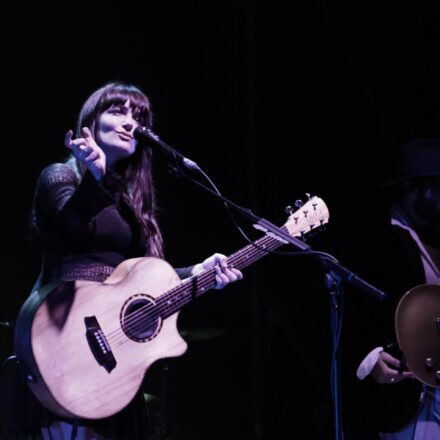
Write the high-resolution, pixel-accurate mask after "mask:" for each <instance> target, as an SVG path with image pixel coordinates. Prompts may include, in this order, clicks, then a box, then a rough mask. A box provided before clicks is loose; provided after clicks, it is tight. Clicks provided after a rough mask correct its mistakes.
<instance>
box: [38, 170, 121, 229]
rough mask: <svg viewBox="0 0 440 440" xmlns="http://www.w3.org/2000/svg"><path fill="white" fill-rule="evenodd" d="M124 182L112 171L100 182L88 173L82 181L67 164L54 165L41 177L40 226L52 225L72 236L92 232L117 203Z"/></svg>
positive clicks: (39, 196) (39, 183) (39, 195)
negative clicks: (97, 218)
mask: <svg viewBox="0 0 440 440" xmlns="http://www.w3.org/2000/svg"><path fill="white" fill-rule="evenodd" d="M120 187H121V178H120V177H119V176H118V175H116V174H115V173H113V172H111V171H110V170H109V171H108V172H107V173H106V175H105V176H104V178H103V179H101V181H100V182H97V181H96V180H95V179H94V177H93V176H92V174H91V173H89V172H86V173H85V175H84V177H83V178H82V179H81V180H80V178H79V177H78V175H77V174H76V172H75V171H74V170H73V169H72V167H70V166H69V165H67V164H53V165H50V166H49V167H47V168H45V169H44V170H43V171H42V173H41V174H40V176H39V178H38V181H37V186H36V191H35V216H36V221H37V225H38V227H39V228H40V229H44V227H45V225H47V224H49V225H51V226H54V227H56V228H57V229H58V230H59V231H61V232H63V233H65V234H69V235H70V236H83V235H84V234H88V233H90V231H91V227H92V219H93V218H94V217H95V216H96V215H97V214H98V213H99V212H100V211H101V210H102V209H104V208H105V207H107V206H111V205H113V204H115V203H116V201H117V194H118V193H119V192H120Z"/></svg>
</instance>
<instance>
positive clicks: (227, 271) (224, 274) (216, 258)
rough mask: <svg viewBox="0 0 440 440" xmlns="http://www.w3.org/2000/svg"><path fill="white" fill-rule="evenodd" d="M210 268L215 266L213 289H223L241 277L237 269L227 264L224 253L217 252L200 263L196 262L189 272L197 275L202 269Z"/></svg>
mask: <svg viewBox="0 0 440 440" xmlns="http://www.w3.org/2000/svg"><path fill="white" fill-rule="evenodd" d="M212 268H215V281H216V285H215V287H214V289H223V288H224V287H225V286H227V285H228V284H229V283H233V282H235V281H238V280H241V279H242V278H243V274H242V273H241V272H240V271H239V270H238V269H235V268H234V267H229V266H228V258H227V257H226V255H223V254H218V253H215V254H214V255H211V256H210V257H208V258H207V259H206V260H204V261H203V262H202V263H199V264H196V265H195V266H194V267H193V269H192V270H191V273H192V275H197V274H199V273H200V272H202V271H204V270H208V269H212Z"/></svg>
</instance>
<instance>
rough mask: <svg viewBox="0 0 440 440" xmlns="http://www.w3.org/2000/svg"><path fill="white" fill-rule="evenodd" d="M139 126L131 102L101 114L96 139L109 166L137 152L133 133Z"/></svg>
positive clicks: (115, 105) (113, 107)
mask: <svg viewBox="0 0 440 440" xmlns="http://www.w3.org/2000/svg"><path fill="white" fill-rule="evenodd" d="M139 125H140V123H139V121H138V120H136V119H135V117H134V115H133V113H132V109H131V108H130V100H127V101H126V102H125V103H124V104H113V105H112V106H111V107H109V108H108V109H107V110H105V111H104V112H103V113H101V115H100V116H99V118H98V121H97V124H96V130H95V137H96V143H97V144H98V145H99V147H101V148H102V150H103V151H104V153H105V155H106V158H107V165H112V164H114V163H115V162H117V161H118V160H120V159H124V158H126V157H129V156H131V155H132V154H133V153H134V152H135V149H136V144H137V141H136V140H135V139H134V137H133V131H134V129H135V128H136V127H138V126H139Z"/></svg>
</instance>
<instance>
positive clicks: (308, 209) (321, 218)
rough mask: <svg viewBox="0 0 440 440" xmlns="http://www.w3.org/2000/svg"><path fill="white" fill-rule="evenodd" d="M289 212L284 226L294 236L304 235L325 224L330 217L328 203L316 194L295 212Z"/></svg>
mask: <svg viewBox="0 0 440 440" xmlns="http://www.w3.org/2000/svg"><path fill="white" fill-rule="evenodd" d="M292 211H293V210H292ZM289 212H290V215H289V218H288V220H287V222H286V224H285V225H284V226H286V228H287V230H288V231H289V234H290V235H292V236H293V237H302V236H303V235H305V234H307V233H308V232H310V231H312V230H313V229H317V228H319V227H320V226H323V225H325V224H326V223H328V220H329V217H330V215H329V212H328V208H327V205H326V204H325V203H324V201H323V200H322V199H320V198H319V197H316V196H313V197H311V198H310V199H309V200H308V201H307V202H306V203H304V204H303V205H302V206H301V207H300V208H298V209H297V210H296V211H295V212H291V211H289Z"/></svg>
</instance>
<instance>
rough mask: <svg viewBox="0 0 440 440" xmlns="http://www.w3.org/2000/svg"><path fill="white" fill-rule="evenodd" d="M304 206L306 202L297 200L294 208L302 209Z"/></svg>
mask: <svg viewBox="0 0 440 440" xmlns="http://www.w3.org/2000/svg"><path fill="white" fill-rule="evenodd" d="M302 205H304V202H303V201H302V200H301V199H298V200H295V203H294V206H295V208H296V209H299V208H301V206H302Z"/></svg>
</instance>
